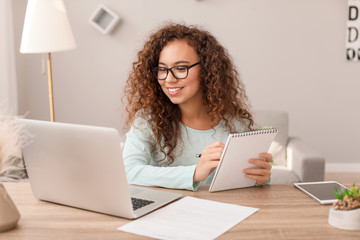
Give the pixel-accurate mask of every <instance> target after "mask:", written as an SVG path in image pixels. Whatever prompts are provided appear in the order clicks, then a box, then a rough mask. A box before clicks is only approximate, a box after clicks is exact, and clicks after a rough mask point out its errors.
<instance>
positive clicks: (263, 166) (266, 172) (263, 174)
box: [243, 153, 272, 185]
mask: <svg viewBox="0 0 360 240" xmlns="http://www.w3.org/2000/svg"><path fill="white" fill-rule="evenodd" d="M259 157H260V158H263V159H256V158H251V159H249V161H248V162H249V163H251V164H254V165H256V166H258V167H260V168H245V169H244V170H243V172H244V173H245V176H246V177H248V178H251V179H254V180H256V184H257V185H263V184H265V183H266V182H267V181H269V179H270V176H271V168H272V166H271V163H270V162H271V160H272V155H271V154H270V153H260V154H259Z"/></svg>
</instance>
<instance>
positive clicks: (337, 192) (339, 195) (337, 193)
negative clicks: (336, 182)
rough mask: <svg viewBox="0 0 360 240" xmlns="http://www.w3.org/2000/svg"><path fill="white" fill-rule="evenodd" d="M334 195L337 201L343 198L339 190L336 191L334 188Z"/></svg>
mask: <svg viewBox="0 0 360 240" xmlns="http://www.w3.org/2000/svg"><path fill="white" fill-rule="evenodd" d="M344 192H345V191H344ZM334 193H335V196H336V197H337V199H339V200H343V198H344V196H343V194H341V193H340V191H339V189H337V188H336V187H334Z"/></svg>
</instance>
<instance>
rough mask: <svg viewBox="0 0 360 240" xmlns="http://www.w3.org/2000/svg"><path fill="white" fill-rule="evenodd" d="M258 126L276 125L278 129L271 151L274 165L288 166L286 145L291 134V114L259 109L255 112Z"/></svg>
mask: <svg viewBox="0 0 360 240" xmlns="http://www.w3.org/2000/svg"><path fill="white" fill-rule="evenodd" d="M253 117H254V121H255V125H256V127H267V126H271V127H275V128H277V129H278V131H279V132H278V134H277V135H276V137H275V139H274V141H273V143H272V144H271V146H270V149H269V152H270V153H271V154H272V155H273V160H274V163H273V164H274V165H281V166H286V145H287V142H288V135H289V116H288V113H287V112H285V111H270V110H257V111H254V113H253Z"/></svg>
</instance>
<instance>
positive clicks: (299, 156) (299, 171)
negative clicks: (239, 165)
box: [253, 110, 325, 184]
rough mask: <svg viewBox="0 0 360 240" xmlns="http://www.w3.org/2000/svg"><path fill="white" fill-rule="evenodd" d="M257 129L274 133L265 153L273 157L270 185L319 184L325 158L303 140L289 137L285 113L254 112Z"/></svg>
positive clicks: (322, 176)
mask: <svg viewBox="0 0 360 240" xmlns="http://www.w3.org/2000/svg"><path fill="white" fill-rule="evenodd" d="M253 117H254V121H255V125H256V126H257V127H269V126H271V127H275V128H277V129H278V134H277V135H276V137H275V139H274V141H273V143H272V144H271V146H270V149H269V152H270V153H272V155H273V161H274V162H273V168H272V172H271V184H291V183H295V182H311V181H323V180H324V174H325V158H324V157H323V156H322V155H321V154H320V153H318V152H317V151H316V150H315V149H313V148H311V147H310V146H309V145H308V144H307V143H306V142H305V141H304V140H302V139H301V138H299V137H296V136H289V115H288V113H287V112H286V111H270V110H255V111H254V112H253Z"/></svg>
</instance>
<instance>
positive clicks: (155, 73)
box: [151, 61, 200, 81]
mask: <svg viewBox="0 0 360 240" xmlns="http://www.w3.org/2000/svg"><path fill="white" fill-rule="evenodd" d="M198 64H200V61H199V62H197V63H194V64H192V65H190V66H186V65H176V66H173V67H171V68H166V67H153V68H152V69H151V70H152V73H153V74H154V76H155V77H156V79H157V80H161V81H162V80H165V79H166V78H167V77H168V75H169V71H170V72H171V74H172V75H173V77H174V78H176V79H185V78H187V76H188V75H189V69H190V68H192V67H195V66H196V65H198ZM176 67H185V68H186V76H185V77H182V78H178V77H176V76H175V74H174V72H173V70H172V69H173V68H176ZM160 68H161V69H166V76H165V78H162V79H159V77H158V76H157V73H158V70H159V69H160Z"/></svg>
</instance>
